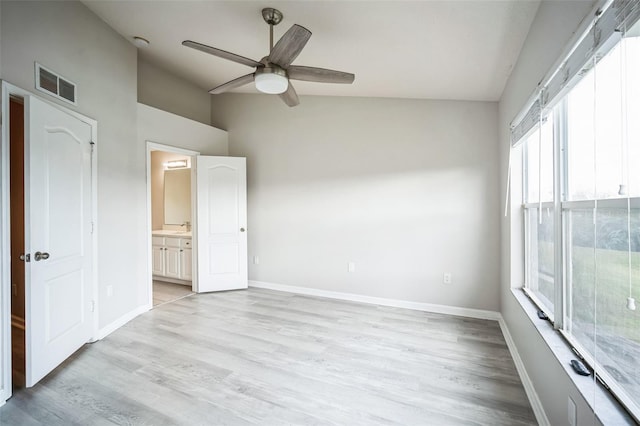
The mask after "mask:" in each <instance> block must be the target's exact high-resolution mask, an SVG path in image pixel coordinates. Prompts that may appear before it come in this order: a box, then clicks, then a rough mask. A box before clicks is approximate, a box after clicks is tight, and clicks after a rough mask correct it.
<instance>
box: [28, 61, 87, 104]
mask: <svg viewBox="0 0 640 426" xmlns="http://www.w3.org/2000/svg"><path fill="white" fill-rule="evenodd" d="M36 89H38V90H40V91H42V92H45V93H48V94H49V95H51V96H53V97H56V98H58V99H62V100H63V101H65V102H69V103H70V104H73V105H77V103H76V84H75V83H72V82H70V81H69V80H67V79H66V78H64V77H62V76H61V75H59V74H56V73H55V72H53V71H51V70H50V69H47V68H45V67H43V66H42V65H40V64H39V63H37V62H36Z"/></svg>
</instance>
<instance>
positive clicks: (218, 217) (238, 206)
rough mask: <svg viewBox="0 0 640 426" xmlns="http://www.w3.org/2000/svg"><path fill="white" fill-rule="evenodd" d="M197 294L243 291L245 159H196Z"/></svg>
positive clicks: (245, 247)
mask: <svg viewBox="0 0 640 426" xmlns="http://www.w3.org/2000/svg"><path fill="white" fill-rule="evenodd" d="M196 193H197V197H196V230H195V233H194V235H195V239H196V241H195V244H196V246H197V269H196V271H197V274H198V275H197V289H196V291H197V292H198V293H203V292H209V291H222V290H235V289H243V288H247V286H248V282H247V277H248V274H247V178H246V159H245V158H238V157H209V156H201V155H199V156H197V157H196Z"/></svg>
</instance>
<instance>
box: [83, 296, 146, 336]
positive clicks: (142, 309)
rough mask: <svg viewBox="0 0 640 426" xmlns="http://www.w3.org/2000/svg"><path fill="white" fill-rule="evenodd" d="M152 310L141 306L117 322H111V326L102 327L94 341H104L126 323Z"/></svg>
mask: <svg viewBox="0 0 640 426" xmlns="http://www.w3.org/2000/svg"><path fill="white" fill-rule="evenodd" d="M150 310H151V306H149V305H142V306H139V307H137V308H136V309H134V310H132V311H131V312H128V313H126V314H124V315H122V316H121V317H120V318H118V319H117V320H115V321H113V322H111V324H109V325H106V326H105V327H102V328H101V329H100V330H98V335H97V336H95V340H94V341H98V340H102V339H104V338H105V337H107V336H108V335H109V334H111V333H113V332H114V331H116V330H117V329H119V328H120V327H122V326H123V325H125V324H126V323H128V322H129V321H131V320H132V319H134V318H135V317H137V316H138V315H141V314H144V313H145V312H147V311H150Z"/></svg>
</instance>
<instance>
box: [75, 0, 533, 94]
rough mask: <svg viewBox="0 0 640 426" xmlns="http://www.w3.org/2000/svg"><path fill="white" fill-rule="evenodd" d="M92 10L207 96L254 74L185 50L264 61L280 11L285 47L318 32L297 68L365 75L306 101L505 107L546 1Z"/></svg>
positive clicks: (104, 5) (117, 4)
mask: <svg viewBox="0 0 640 426" xmlns="http://www.w3.org/2000/svg"><path fill="white" fill-rule="evenodd" d="M84 3H85V4H86V5H87V6H88V7H89V8H90V9H91V10H93V12H94V13H96V14H97V15H98V16H100V17H101V18H102V19H103V20H104V21H105V22H107V23H108V24H109V25H110V26H111V27H113V28H114V29H115V30H116V31H118V32H119V33H120V34H122V35H123V36H124V37H126V38H128V39H131V38H132V37H133V36H134V35H138V36H142V37H145V38H147V39H148V40H149V41H150V42H151V45H150V46H149V47H147V48H145V49H144V51H143V52H142V53H141V55H142V56H143V57H144V58H145V59H147V60H149V61H150V62H153V63H156V64H158V65H159V66H161V67H163V68H166V69H167V70H169V71H171V72H173V73H175V74H177V75H180V76H182V77H184V78H186V79H187V80H190V81H192V82H193V83H195V84H196V85H198V86H200V87H202V89H203V90H208V89H211V88H213V87H215V86H217V85H219V84H222V83H224V82H226V81H228V80H232V79H234V78H236V77H239V76H241V75H244V74H248V73H250V72H252V70H253V69H252V68H248V67H245V66H243V65H239V64H236V63H233V62H229V61H226V60H224V59H220V58H216V57H214V56H210V55H207V54H205V53H202V52H199V51H196V50H193V49H190V48H187V47H184V46H182V45H181V42H182V41H183V40H186V39H191V40H194V41H198V42H200V43H204V44H208V45H210V46H214V47H217V48H219V49H223V50H227V51H230V52H233V53H236V54H239V55H242V56H246V57H249V58H252V59H255V60H260V59H261V58H262V57H263V56H266V55H267V53H268V52H267V50H268V43H269V27H268V25H267V24H265V23H264V21H263V20H262V15H261V13H260V11H261V10H262V8H263V7H275V8H277V9H279V10H280V11H282V13H283V14H284V19H283V21H282V23H281V24H280V25H278V26H277V27H275V31H274V32H275V36H274V37H275V40H276V41H277V40H278V38H280V36H281V35H282V34H284V32H285V31H286V30H287V29H288V28H289V27H290V26H291V25H293V24H294V23H295V24H299V25H302V26H304V27H306V28H308V29H309V30H310V31H311V32H312V33H313V35H312V37H311V39H310V40H309V42H308V44H307V45H306V47H305V49H304V50H303V51H302V53H301V54H300V56H298V58H297V59H296V60H295V62H294V65H307V66H315V67H321V68H330V69H336V70H340V71H347V72H352V73H354V74H355V75H356V79H355V82H354V84H353V85H336V84H321V83H308V82H300V81H296V82H294V85H295V88H296V90H297V92H298V93H299V94H302V95H305V94H309V95H331V96H370V97H396V98H421V99H455V100H482V101H496V100H499V98H500V96H501V94H502V91H503V89H504V86H505V84H506V81H507V78H508V77H509V74H510V73H511V69H512V68H513V65H514V64H515V62H516V60H517V58H518V54H519V53H520V49H521V47H522V44H523V42H524V40H525V38H526V35H527V33H528V31H529V27H530V26H531V22H532V21H533V18H534V16H535V13H536V11H537V9H538V6H539V1H538V0H535V1H534V0H531V1H529V0H504V1H485V0H471V1H455V0H454V1H452V0H449V1H446V0H445V1H340V0H338V1H309V0H307V1H260V2H258V1H212V0H209V1H185V0H179V1H149V0H146V1H143V0H138V1H130V0H121V1H109V0H105V1H100V0H87V1H84ZM236 91H238V92H254V91H255V88H253V85H248V86H245V87H243V88H241V89H237V90H236Z"/></svg>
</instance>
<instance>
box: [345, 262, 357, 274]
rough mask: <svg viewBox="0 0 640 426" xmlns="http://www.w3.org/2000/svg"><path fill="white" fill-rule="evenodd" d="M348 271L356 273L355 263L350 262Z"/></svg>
mask: <svg viewBox="0 0 640 426" xmlns="http://www.w3.org/2000/svg"><path fill="white" fill-rule="evenodd" d="M347 271H349V272H355V271H356V264H355V262H349V264H348V266H347Z"/></svg>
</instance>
